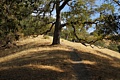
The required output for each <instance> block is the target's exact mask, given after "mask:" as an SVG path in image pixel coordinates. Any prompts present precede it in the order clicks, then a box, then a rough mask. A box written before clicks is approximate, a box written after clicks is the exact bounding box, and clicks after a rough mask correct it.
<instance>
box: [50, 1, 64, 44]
mask: <svg viewBox="0 0 120 80" xmlns="http://www.w3.org/2000/svg"><path fill="white" fill-rule="evenodd" d="M59 4H60V3H58V4H56V23H55V29H54V35H53V43H52V45H57V44H60V33H61V29H62V27H61V14H60V9H59Z"/></svg>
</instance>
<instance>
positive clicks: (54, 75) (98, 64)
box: [0, 35, 120, 80]
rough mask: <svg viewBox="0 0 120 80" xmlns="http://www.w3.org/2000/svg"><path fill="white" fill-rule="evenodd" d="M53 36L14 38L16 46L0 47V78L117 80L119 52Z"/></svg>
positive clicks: (119, 72) (15, 79) (3, 79)
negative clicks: (57, 42) (58, 40)
mask: <svg viewBox="0 0 120 80" xmlns="http://www.w3.org/2000/svg"><path fill="white" fill-rule="evenodd" d="M51 42H52V37H49V39H44V37H43V36H41V35H40V36H38V37H36V38H32V37H29V38H26V39H21V40H20V41H17V42H16V43H17V45H18V46H17V47H13V48H10V49H4V50H0V52H1V53H0V54H1V55H0V80H119V79H120V76H119V74H120V54H119V53H118V52H115V51H112V50H109V49H99V48H97V47H94V48H91V47H86V46H84V45H82V44H80V43H73V42H69V41H66V40H64V39H62V40H61V45H57V46H51V45H50V44H51Z"/></svg>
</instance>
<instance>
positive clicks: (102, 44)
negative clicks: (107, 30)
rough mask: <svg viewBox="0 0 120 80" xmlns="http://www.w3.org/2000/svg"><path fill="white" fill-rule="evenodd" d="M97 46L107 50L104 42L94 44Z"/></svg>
mask: <svg viewBox="0 0 120 80" xmlns="http://www.w3.org/2000/svg"><path fill="white" fill-rule="evenodd" d="M94 45H95V46H100V47H103V48H105V47H106V44H105V42H104V41H97V42H95V43H94Z"/></svg>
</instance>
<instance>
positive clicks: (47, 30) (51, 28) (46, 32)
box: [41, 22, 55, 35]
mask: <svg viewBox="0 0 120 80" xmlns="http://www.w3.org/2000/svg"><path fill="white" fill-rule="evenodd" d="M54 24H55V22H54V23H52V25H51V27H50V29H49V30H47V31H45V32H43V33H41V35H42V34H45V35H46V34H47V33H48V32H50V31H51V30H52V28H53V26H54Z"/></svg>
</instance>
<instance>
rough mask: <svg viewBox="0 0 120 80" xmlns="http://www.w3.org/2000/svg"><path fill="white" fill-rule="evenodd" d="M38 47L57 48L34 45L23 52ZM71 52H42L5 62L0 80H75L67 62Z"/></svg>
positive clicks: (0, 64)
mask: <svg viewBox="0 0 120 80" xmlns="http://www.w3.org/2000/svg"><path fill="white" fill-rule="evenodd" d="M37 47H39V48H40V47H42V48H43V47H45V48H46V47H49V48H50V47H55V46H50V45H45V46H43V45H39V46H35V45H33V46H31V47H29V48H24V49H22V51H24V50H28V49H31V48H37ZM17 52H18V51H17ZM70 52H71V51H66V50H57V49H56V50H42V51H37V52H34V53H32V52H31V53H30V54H29V55H24V56H21V57H16V58H13V59H11V60H9V61H4V62H2V63H0V80H74V79H73V78H74V76H73V73H72V70H71V65H70V64H69V63H66V62H65V60H66V59H68V58H69V57H70V56H69V53H70ZM11 54H12V53H11ZM11 54H10V55H11ZM6 56H9V55H6ZM4 57H5V56H4Z"/></svg>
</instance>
